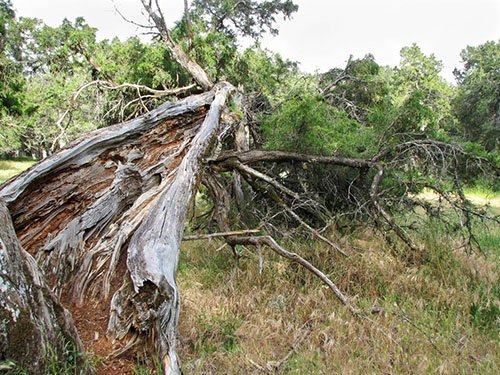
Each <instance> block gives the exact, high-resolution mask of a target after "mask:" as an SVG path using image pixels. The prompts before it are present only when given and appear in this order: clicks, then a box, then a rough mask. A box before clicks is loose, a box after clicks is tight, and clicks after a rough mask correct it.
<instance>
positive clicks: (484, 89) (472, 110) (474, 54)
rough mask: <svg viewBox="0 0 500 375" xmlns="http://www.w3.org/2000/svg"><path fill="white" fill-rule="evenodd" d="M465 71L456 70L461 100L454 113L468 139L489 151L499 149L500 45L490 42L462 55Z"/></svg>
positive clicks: (470, 48)
mask: <svg viewBox="0 0 500 375" xmlns="http://www.w3.org/2000/svg"><path fill="white" fill-rule="evenodd" d="M461 56H462V60H463V63H464V67H463V69H462V70H456V71H455V76H456V79H457V82H458V96H457V98H456V100H455V101H454V103H453V104H454V111H455V113H456V116H457V117H458V119H459V121H460V126H461V130H462V132H463V136H464V137H465V139H467V140H469V141H472V142H479V143H480V144H481V145H483V147H484V148H485V149H486V150H488V151H495V150H497V151H498V150H499V149H500V42H499V41H496V42H495V41H489V42H487V43H484V44H482V45H479V46H477V47H471V46H469V47H467V48H466V49H464V50H463V51H462V54H461Z"/></svg>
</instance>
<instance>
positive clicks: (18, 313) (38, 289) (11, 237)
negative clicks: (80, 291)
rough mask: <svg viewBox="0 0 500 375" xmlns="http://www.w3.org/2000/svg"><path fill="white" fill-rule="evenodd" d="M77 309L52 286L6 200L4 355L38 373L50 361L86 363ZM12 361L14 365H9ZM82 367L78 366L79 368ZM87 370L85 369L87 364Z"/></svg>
mask: <svg viewBox="0 0 500 375" xmlns="http://www.w3.org/2000/svg"><path fill="white" fill-rule="evenodd" d="M79 353H80V354H81V353H83V346H82V343H81V342H80V339H79V337H78V334H77V333H76V329H75V327H74V325H73V321H72V319H71V315H70V314H69V313H68V311H67V310H66V309H65V308H64V307H62V306H61V304H60V303H59V301H58V300H57V298H56V297H55V296H54V294H53V293H52V292H51V291H50V289H49V287H48V286H47V285H46V283H45V281H44V277H43V275H42V273H41V271H40V269H39V268H38V265H37V263H36V261H35V260H34V259H33V257H32V256H31V255H30V254H28V253H27V252H26V251H25V250H24V249H23V248H22V247H21V245H20V243H19V241H18V239H17V236H16V233H15V231H14V227H13V225H12V220H11V218H10V214H9V211H8V210H7V207H6V206H5V203H4V202H2V201H1V200H0V361H4V360H10V361H13V363H12V364H11V366H14V365H15V366H19V368H21V369H23V370H26V371H29V372H30V373H33V374H40V373H45V371H46V370H47V369H48V365H49V362H50V361H57V362H59V363H62V364H64V363H65V362H66V361H68V360H70V358H69V356H73V358H78V359H77V361H76V362H74V363H72V365H73V366H75V367H81V368H83V367H84V357H83V356H78V354H79ZM7 366H8V365H7ZM75 370H76V368H75ZM83 370H84V371H85V369H84V368H83Z"/></svg>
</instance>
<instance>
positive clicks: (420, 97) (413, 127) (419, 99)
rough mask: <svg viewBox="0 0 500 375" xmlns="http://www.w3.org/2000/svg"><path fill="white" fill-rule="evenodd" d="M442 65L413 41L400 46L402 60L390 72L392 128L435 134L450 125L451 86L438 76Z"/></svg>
mask: <svg viewBox="0 0 500 375" xmlns="http://www.w3.org/2000/svg"><path fill="white" fill-rule="evenodd" d="M441 69H442V63H441V62H440V61H439V60H437V59H436V57H435V56H434V55H430V56H426V55H425V54H424V53H423V52H422V51H421V50H420V48H419V47H418V46H417V45H416V44H413V45H412V46H411V47H405V48H403V49H402V50H401V63H400V65H399V66H398V67H397V68H396V69H395V70H394V72H393V73H392V75H391V86H392V87H391V94H390V96H391V100H392V103H393V105H394V106H395V107H396V109H397V111H396V118H395V119H394V120H395V128H394V132H400V133H412V132H413V133H418V134H421V135H424V136H426V137H431V138H436V137H438V136H439V133H440V132H442V131H444V130H446V129H448V128H449V127H450V125H451V123H452V119H451V106H450V100H451V98H452V95H453V90H452V88H451V86H450V85H449V84H447V83H446V81H445V80H444V79H443V78H441V77H440V76H439V73H440V72H441Z"/></svg>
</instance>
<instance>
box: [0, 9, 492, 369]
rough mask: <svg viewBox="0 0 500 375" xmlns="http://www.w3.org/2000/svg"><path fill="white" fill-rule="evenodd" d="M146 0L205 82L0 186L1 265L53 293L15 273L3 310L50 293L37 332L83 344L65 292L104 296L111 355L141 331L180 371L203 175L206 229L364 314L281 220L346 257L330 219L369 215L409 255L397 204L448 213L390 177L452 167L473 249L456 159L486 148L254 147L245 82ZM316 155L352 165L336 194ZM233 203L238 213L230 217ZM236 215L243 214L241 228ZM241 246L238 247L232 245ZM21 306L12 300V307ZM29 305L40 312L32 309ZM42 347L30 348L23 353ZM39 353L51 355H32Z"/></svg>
mask: <svg viewBox="0 0 500 375" xmlns="http://www.w3.org/2000/svg"><path fill="white" fill-rule="evenodd" d="M142 2H143V5H144V7H145V9H146V11H147V13H148V15H149V17H150V19H151V21H152V23H153V25H154V26H155V27H156V29H157V30H158V34H159V36H160V37H161V38H162V40H163V41H164V42H165V43H166V44H167V45H168V46H169V48H170V49H171V50H172V52H173V56H174V58H175V59H176V60H177V62H178V63H179V64H180V65H181V66H182V67H183V68H185V69H186V70H187V71H188V72H189V73H190V74H191V75H192V76H193V79H194V81H195V82H196V84H197V85H198V86H199V87H200V88H202V89H203V90H204V91H205V92H204V93H202V94H198V95H191V96H188V97H186V98H184V99H180V100H178V101H172V102H168V103H165V104H163V105H162V106H160V107H158V108H156V109H153V110H151V111H150V112H149V113H147V114H145V115H143V116H141V117H138V118H136V119H134V120H131V121H128V122H125V123H122V124H117V125H114V126H111V127H108V128H104V129H100V130H97V131H95V132H92V133H89V134H87V135H85V136H84V137H83V138H81V139H79V140H77V141H75V142H73V143H72V144H69V145H68V146H66V148H64V149H62V150H61V151H59V152H58V153H56V154H54V155H52V156H51V157H49V158H47V159H45V160H43V161H41V162H40V163H39V164H37V165H35V166H34V167H32V168H31V169H29V170H27V171H26V172H24V173H23V174H21V175H19V176H17V177H15V178H14V179H12V180H10V181H8V182H7V183H6V184H4V185H3V186H2V187H1V189H0V198H1V199H3V200H4V201H5V204H6V207H7V208H4V207H3V206H2V207H1V210H2V211H1V215H2V216H1V220H2V222H5V223H6V224H5V225H2V227H1V228H2V229H0V236H1V239H2V249H1V250H2V256H3V253H4V252H5V253H6V254H12V255H9V257H13V258H12V259H14V260H12V261H10V262H11V263H9V264H7V263H6V264H5V265H4V263H2V271H3V270H7V269H11V270H14V271H13V272H14V276H12V280H13V281H12V283H13V284H12V285H20V284H24V285H29V286H30V287H32V288H38V289H37V290H42V291H43V293H42V294H44V298H45V300H37V301H35V300H34V299H33V298H34V297H29V298H31V299H30V300H26V299H25V300H23V298H25V297H23V296H21V297H22V298H21V297H18V296H17V295H15V294H14V290H13V289H14V288H13V287H12V286H9V288H8V289H9V290H8V291H7V292H6V293H7V294H6V296H7V297H6V299H5V300H12V301H13V305H12V306H11V305H9V306H8V307H6V306H2V308H3V310H4V311H7V312H8V311H11V310H12V311H21V310H19V309H23V308H24V307H25V306H29V307H30V308H31V309H33V308H36V307H37V306H39V305H42V306H49V311H51V310H52V311H54V313H51V314H49V315H48V316H45V317H44V319H45V321H46V322H47V323H48V326H45V325H43V324H36V325H35V326H36V328H37V331H36V332H37V335H38V336H37V337H40V338H39V339H38V341H39V342H41V343H43V342H47V340H55V341H56V342H57V341H60V345H63V344H64V340H68V339H70V340H71V341H72V342H74V343H75V345H76V347H77V348H78V350H82V348H81V344H80V342H79V339H78V337H77V335H76V329H75V327H74V326H73V325H72V322H71V320H70V319H69V318H68V317H67V313H66V312H65V310H64V309H63V308H62V306H61V304H60V302H59V301H58V299H59V300H60V301H62V302H63V303H64V305H65V306H67V307H69V308H70V309H71V308H72V307H74V306H78V305H79V304H83V303H85V302H88V301H99V303H101V304H105V306H106V308H107V309H108V310H109V319H108V321H107V334H108V335H109V336H110V337H111V338H113V339H114V340H116V341H117V342H119V343H120V345H119V347H118V348H117V349H115V351H114V352H113V353H111V354H112V355H120V354H123V353H125V352H127V351H128V350H131V349H133V348H136V347H137V346H138V345H139V344H144V345H145V346H148V347H149V348H150V350H151V352H152V353H158V354H159V359H160V361H161V363H162V368H163V372H164V373H165V374H177V373H179V371H180V360H179V358H178V357H177V353H176V345H177V342H176V340H177V332H176V330H177V323H178V316H179V292H178V290H177V285H176V273H177V266H178V261H179V249H180V244H181V241H182V239H183V232H184V228H185V224H186V220H187V212H188V209H189V207H190V206H191V205H192V204H193V200H194V198H195V195H196V193H197V191H198V189H199V187H200V185H201V184H203V185H204V186H205V187H206V189H207V190H208V192H209V195H210V197H211V200H212V202H213V209H212V210H211V212H210V217H209V220H207V222H208V223H209V224H210V225H212V223H214V224H213V225H212V226H209V228H211V229H214V228H217V229H218V230H220V231H222V232H223V233H222V234H221V237H222V238H224V239H225V241H226V242H227V244H228V245H229V246H231V247H233V248H235V247H236V246H237V245H248V246H254V247H255V248H257V249H258V250H259V252H260V249H261V248H262V247H268V248H270V249H271V250H273V251H275V252H276V253H278V254H279V255H281V256H284V257H285V258H287V259H290V260H292V261H294V262H297V263H298V264H300V265H302V266H303V267H305V268H307V269H308V270H309V271H311V272H312V273H313V274H315V275H316V276H317V277H319V278H320V279H321V280H322V282H324V283H325V284H326V285H327V286H328V287H329V288H330V290H332V292H333V293H334V295H335V296H336V297H337V299H338V300H339V301H340V302H342V303H343V304H344V305H345V306H346V307H347V308H348V309H349V310H350V311H351V312H352V313H353V314H355V315H359V314H360V311H359V310H358V309H357V308H356V307H355V306H353V305H352V304H351V302H350V300H349V299H348V298H347V297H346V296H345V295H344V294H343V293H342V291H341V290H340V289H339V288H338V287H337V286H336V285H335V284H334V283H333V282H332V280H330V279H329V278H328V277H327V276H326V275H325V274H324V273H322V272H321V270H319V269H318V268H316V267H315V266H314V265H313V264H311V263H310V262H309V261H308V260H307V259H306V258H305V257H303V256H301V255H300V254H295V253H292V252H289V251H287V250H286V249H284V248H283V247H282V246H281V245H279V243H278V242H277V241H276V240H275V239H274V238H273V237H271V236H270V235H274V236H276V235H279V234H280V233H281V234H282V233H283V228H289V227H291V226H294V225H291V224H290V223H294V224H298V225H299V226H300V227H301V228H302V229H303V230H304V231H305V232H306V233H308V234H310V235H311V236H312V237H313V238H316V239H318V240H320V241H323V242H325V243H326V244H328V246H330V247H331V249H332V250H333V251H335V252H336V253H341V254H342V256H348V255H349V254H348V253H347V252H346V251H345V250H344V249H342V247H341V246H340V245H339V244H337V243H335V241H334V240H333V239H332V238H330V237H329V236H328V235H327V234H326V233H325V230H326V229H328V228H329V227H330V226H331V224H332V222H333V221H334V219H335V218H338V217H339V216H340V215H343V216H345V217H349V218H358V217H361V218H362V219H363V220H365V222H370V225H373V226H374V227H375V228H377V229H378V230H379V231H380V233H382V234H383V235H384V236H386V237H387V238H388V240H390V241H394V240H393V239H392V237H391V235H390V234H391V233H393V234H395V236H396V238H398V239H399V241H400V242H399V243H398V246H399V245H400V246H399V247H402V248H404V249H405V250H406V251H407V253H408V254H410V257H411V255H412V254H413V255H415V254H416V253H418V251H419V249H418V247H417V246H416V245H415V244H414V243H413V241H412V238H411V235H410V234H409V230H408V229H409V228H404V227H403V225H401V224H399V223H398V221H397V219H396V218H395V215H394V212H397V209H398V208H400V207H418V206H419V207H423V208H424V209H426V210H427V211H428V212H429V214H432V215H439V207H440V205H439V204H437V205H432V204H429V203H428V202H424V201H421V200H419V199H418V198H416V197H415V196H412V195H411V194H409V193H411V192H413V191H415V190H416V189H418V188H419V187H420V188H421V187H422V186H421V185H422V184H424V182H423V181H419V180H408V181H403V180H401V181H399V182H400V186H398V188H399V189H398V192H396V193H394V192H393V190H394V189H393V187H391V186H389V187H387V186H384V177H385V176H387V175H388V174H391V173H393V171H398V170H403V171H405V170H409V169H411V168H417V169H420V170H422V171H424V172H427V173H436V174H437V175H440V174H441V175H445V174H446V175H447V176H451V178H452V179H453V180H454V181H455V185H454V188H453V191H455V192H458V195H453V194H452V193H451V191H447V190H441V188H440V187H439V186H440V185H439V184H435V185H432V186H430V187H431V188H434V190H435V191H436V192H437V193H438V194H439V195H440V196H441V197H442V198H443V199H444V200H445V201H446V202H445V203H446V204H448V205H451V206H452V207H453V209H455V210H456V212H457V214H458V215H459V216H460V218H461V219H462V220H461V221H460V223H461V225H462V229H463V233H464V234H468V237H464V239H465V241H464V244H465V246H466V248H467V249H470V247H471V245H472V244H473V240H474V237H473V232H472V224H471V221H472V218H473V217H474V216H476V217H478V218H485V219H486V218H488V217H487V216H486V215H485V214H484V213H481V212H479V211H477V210H475V209H474V208H473V207H472V206H471V205H470V204H469V203H468V202H467V200H466V199H465V197H464V195H463V192H462V189H461V185H460V169H461V166H462V165H463V164H464V163H470V164H471V165H474V166H476V167H478V168H480V169H481V168H482V169H484V170H485V171H486V170H487V169H488V168H490V166H489V163H488V161H487V160H484V159H481V158H477V157H474V156H473V155H470V154H468V153H467V152H465V151H464V150H463V149H462V148H460V147H459V146H456V145H449V144H445V143H442V142H438V141H434V140H426V139H417V140H412V141H408V142H402V143H400V144H397V145H389V146H388V147H383V148H382V149H381V150H380V151H379V152H378V153H377V154H375V155H372V156H371V157H369V158H365V159H360V158H350V157H343V156H341V155H337V156H321V155H309V154H304V153H297V152H285V151H271V150H262V149H255V148H256V145H258V142H257V141H256V139H255V138H256V137H254V139H253V140H252V139H251V138H250V134H256V133H258V131H259V130H258V129H257V130H256V129H250V128H249V125H248V123H247V122H246V121H245V119H246V118H247V117H248V116H249V113H245V111H244V108H243V112H244V113H243V115H241V113H238V110H240V109H241V108H242V107H243V106H241V105H240V104H241V103H242V102H243V101H244V100H241V96H243V97H244V96H245V93H240V92H236V89H235V88H234V87H233V86H232V85H231V84H230V83H226V82H220V83H216V84H214V83H213V82H211V80H210V79H209V78H208V75H207V74H206V73H205V72H204V70H203V69H202V68H201V67H200V66H199V65H198V64H196V62H195V61H194V60H193V59H191V58H190V57H189V56H188V55H187V54H186V53H185V52H184V51H183V49H182V48H181V46H180V45H178V44H177V43H176V42H175V41H174V40H173V38H172V35H171V33H170V32H169V29H168V28H167V27H166V24H165V20H164V18H163V15H162V14H161V12H160V10H159V8H156V9H154V8H153V5H152V4H151V2H150V1H149V2H148V1H144V0H143V1H142ZM232 96H234V97H236V98H235V99H236V100H234V101H233V103H235V106H236V107H237V108H236V110H234V109H233V110H231V109H230V108H231V106H229V105H228V104H229V102H230V101H231V100H232V99H231V98H232ZM318 166H321V167H325V168H327V169H328V171H333V172H332V173H337V172H338V171H341V170H342V171H343V170H344V169H347V170H348V171H349V173H348V174H346V175H347V176H348V178H344V179H342V178H343V177H342V175H341V176H340V177H338V176H336V178H332V179H331V180H330V179H328V180H323V181H321V184H323V185H327V186H328V189H329V192H328V198H325V197H324V196H323V195H322V191H321V190H320V189H318V188H317V187H318V183H316V182H315V181H313V180H312V178H311V175H313V177H314V174H315V172H316V171H315V168H316V167H318ZM228 172H231V173H228ZM493 173H496V172H495V171H494V172H493ZM339 174H340V173H339ZM395 176H396V177H397V176H398V175H397V174H396V175H395ZM392 177H393V178H394V174H393V175H392ZM332 196H334V197H336V199H337V201H336V203H335V204H331V202H328V200H329V198H330V197H332ZM256 198H260V199H259V200H257V199H256ZM257 201H259V202H261V203H260V204H256V202H257ZM233 202H236V203H235V204H233ZM339 202H340V203H339ZM234 206H236V207H238V210H239V211H240V212H241V217H238V219H237V220H229V219H230V216H231V212H230V211H231V207H234ZM339 207H340V208H341V210H340V212H339ZM7 210H8V211H7ZM9 215H10V217H11V218H12V223H13V229H15V232H16V235H15V236H14V234H13V229H12V228H11V226H10V224H9V223H10V218H9ZM493 220H496V221H497V222H498V219H496V218H493ZM230 222H231V223H233V225H234V223H236V224H235V225H234V226H236V228H232V227H231V224H230ZM295 226H296V225H295ZM247 228H258V229H257V230H252V229H250V230H248V229H247ZM233 229H239V230H240V231H239V232H235V231H233ZM206 235H208V236H211V235H210V234H206ZM212 235H213V236H215V235H216V234H212ZM4 238H5V239H4ZM201 238H203V237H201ZM401 244H402V245H401ZM23 249H25V250H26V252H27V253H29V255H28V254H26V253H25V252H24V250H23ZM234 254H235V255H236V256H238V254H237V252H236V251H235V252H234ZM6 259H7V258H6ZM9 259H10V258H9ZM32 259H36V262H37V263H38V266H35V265H34V264H33V260H32ZM10 264H12V265H10ZM28 266H29V267H28ZM27 267H28V268H27ZM38 267H39V270H38ZM26 269H27V270H28V271H26ZM23 274H24V275H26V274H28V276H23ZM2 275H3V274H2ZM6 275H7V274H6ZM29 275H36V277H35V276H29ZM2 277H3V276H2ZM6 277H7V276H6ZM8 277H9V280H11V279H10V278H11V276H8ZM17 277H24V278H23V279H16V278H17ZM49 288H51V289H52V290H53V293H51V292H49ZM2 292H3V289H2ZM9 298H10V299H9ZM16 309H17V310H16ZM33 311H36V310H33ZM16 315H17V313H11V315H10V316H11V319H13V317H14V316H16ZM32 316H34V317H35V319H37V318H36V317H37V315H36V314H35V313H33V314H32ZM14 326H15V325H14ZM54 327H56V328H54ZM54 332H62V333H63V334H62V336H61V335H59V336H58V335H57V334H55V335H54ZM6 337H7V339H6V340H4V341H2V347H1V350H2V352H1V355H2V356H3V357H5V358H7V357H9V358H10V357H12V353H13V349H12V348H13V345H15V343H16V341H15V340H14V338H13V336H12V334H10V333H8V334H7V336H6ZM58 337H60V338H58ZM33 350H34V348H33V347H28V348H27V349H26V351H25V353H26V356H29V355H31V354H30V353H31V351H33ZM32 358H35V357H32ZM14 359H16V358H15V357H14ZM30 366H33V367H32V368H33V369H41V368H42V367H38V366H42V365H39V362H36V361H33V363H32V364H30ZM36 371H38V370H36ZM36 371H35V372H36Z"/></svg>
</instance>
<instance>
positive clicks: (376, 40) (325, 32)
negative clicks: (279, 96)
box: [12, 0, 500, 82]
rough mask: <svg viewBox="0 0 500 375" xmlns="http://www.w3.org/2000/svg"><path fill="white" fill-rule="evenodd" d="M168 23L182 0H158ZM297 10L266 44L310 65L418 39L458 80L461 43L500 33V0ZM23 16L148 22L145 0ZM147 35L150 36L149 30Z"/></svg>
mask: <svg viewBox="0 0 500 375" xmlns="http://www.w3.org/2000/svg"><path fill="white" fill-rule="evenodd" d="M159 2H160V5H162V8H163V10H164V13H165V15H166V18H167V21H168V22H170V25H172V24H173V22H174V21H175V20H176V19H178V18H179V17H180V15H181V14H182V9H183V0H159ZM295 3H296V4H298V5H299V11H298V12H297V13H295V14H294V16H293V18H292V19H291V20H287V21H282V20H280V21H279V22H278V28H279V30H280V34H279V35H278V36H276V37H273V36H270V35H268V36H265V37H264V38H263V40H262V45H263V46H264V47H266V48H269V49H270V50H272V51H274V52H278V53H280V54H281V55H282V56H283V57H285V58H288V59H291V60H294V61H298V62H300V64H301V65H300V66H301V68H302V69H303V70H305V71H308V72H314V71H316V70H317V71H320V72H322V71H326V70H329V69H331V68H334V67H344V66H345V63H346V61H347V59H348V58H349V56H350V55H353V56H354V57H355V58H361V57H363V56H364V55H366V54H367V53H371V54H373V55H374V56H375V60H376V61H377V62H378V63H379V64H381V65H390V66H395V65H397V64H398V63H399V51H400V50H401V48H402V47H404V46H409V45H411V44H412V43H417V44H418V45H419V46H420V47H421V48H422V50H423V52H424V53H426V54H431V53H433V54H434V55H435V56H436V57H437V58H438V59H440V60H441V61H443V64H444V70H443V72H442V75H443V77H445V78H446V79H448V80H449V81H450V82H452V81H453V73H452V72H453V70H454V68H456V67H460V51H461V50H462V49H464V48H465V47H466V46H467V45H479V44H482V43H484V42H486V41H488V40H499V39H500V1H498V0H295ZM12 4H13V5H14V8H15V9H16V11H17V15H18V16H24V17H36V18H40V19H42V20H43V21H44V22H45V23H46V24H48V25H50V26H57V25H59V24H60V23H61V21H62V20H63V19H64V18H68V19H69V20H74V19H75V18H76V17H78V16H83V17H84V18H85V19H86V21H87V23H88V24H89V25H91V26H93V27H97V28H98V30H99V32H98V37H99V38H101V39H104V38H108V39H110V38H113V37H114V36H118V37H119V38H120V39H122V40H124V39H126V38H127V37H129V36H133V35H138V34H139V33H141V32H142V31H141V30H139V29H138V28H137V27H136V26H134V25H132V24H130V23H127V22H125V21H124V20H123V19H122V18H121V16H119V15H118V14H117V12H116V11H115V6H114V4H116V6H117V7H118V9H120V12H121V13H122V14H124V15H125V16H126V17H127V18H128V19H131V20H134V21H136V22H138V23H144V22H145V17H144V15H143V14H142V13H141V4H140V0H114V3H113V1H112V0H12ZM143 38H146V36H143Z"/></svg>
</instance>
